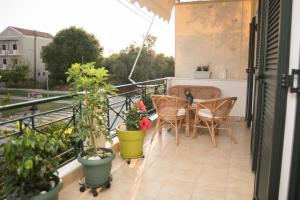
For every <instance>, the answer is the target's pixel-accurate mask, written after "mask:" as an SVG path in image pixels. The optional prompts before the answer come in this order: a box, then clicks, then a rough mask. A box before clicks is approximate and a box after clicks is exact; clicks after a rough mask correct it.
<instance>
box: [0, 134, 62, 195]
mask: <svg viewBox="0 0 300 200" xmlns="http://www.w3.org/2000/svg"><path fill="white" fill-rule="evenodd" d="M63 146H64V145H63V142H62V141H61V140H60V139H57V138H55V137H53V136H51V135H44V134H41V133H38V132H37V131H33V130H29V129H26V131H24V133H23V134H22V135H19V136H13V137H12V138H10V140H8V141H7V142H5V143H3V144H2V145H1V154H2V158H1V162H0V163H1V166H0V169H1V174H3V179H4V180H3V181H4V187H3V191H4V195H5V196H6V198H7V199H8V200H10V199H17V200H18V199H20V200H23V199H31V200H57V199H58V193H59V191H60V189H61V187H62V181H61V180H60V179H59V177H58V176H57V173H56V172H57V168H58V165H59V160H60V158H59V157H58V156H57V154H58V153H57V151H58V150H59V149H60V148H63Z"/></svg>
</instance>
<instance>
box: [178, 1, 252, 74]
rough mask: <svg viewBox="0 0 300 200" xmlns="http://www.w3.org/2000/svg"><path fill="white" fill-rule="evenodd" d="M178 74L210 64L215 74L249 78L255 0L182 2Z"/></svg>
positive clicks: (191, 72) (179, 9) (179, 14)
mask: <svg viewBox="0 0 300 200" xmlns="http://www.w3.org/2000/svg"><path fill="white" fill-rule="evenodd" d="M175 11H176V20H175V23H176V24H175V28H176V31H175V39H176V41H175V77H180V78H182V77H184V78H185V77H189V78H192V77H193V73H194V71H195V70H196V67H197V66H199V65H210V71H211V72H212V78H214V79H220V78H222V76H223V74H224V73H226V72H225V71H227V78H229V79H239V80H241V79H246V73H245V69H246V67H247V63H248V44H249V23H250V21H251V1H249V0H234V1H233V0H220V1H219V0H218V1H195V2H188V3H180V4H177V5H176V7H175Z"/></svg>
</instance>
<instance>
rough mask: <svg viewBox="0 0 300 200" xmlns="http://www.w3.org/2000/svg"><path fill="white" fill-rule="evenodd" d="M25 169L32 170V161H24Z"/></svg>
mask: <svg viewBox="0 0 300 200" xmlns="http://www.w3.org/2000/svg"><path fill="white" fill-rule="evenodd" d="M24 166H25V169H32V166H33V162H32V160H26V162H25V163H24Z"/></svg>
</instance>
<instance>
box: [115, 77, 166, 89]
mask: <svg viewBox="0 0 300 200" xmlns="http://www.w3.org/2000/svg"><path fill="white" fill-rule="evenodd" d="M168 79H169V78H158V79H152V80H148V81H142V82H137V83H128V84H123V85H117V86H115V88H122V87H128V86H136V85H145V83H151V82H155V81H164V80H168Z"/></svg>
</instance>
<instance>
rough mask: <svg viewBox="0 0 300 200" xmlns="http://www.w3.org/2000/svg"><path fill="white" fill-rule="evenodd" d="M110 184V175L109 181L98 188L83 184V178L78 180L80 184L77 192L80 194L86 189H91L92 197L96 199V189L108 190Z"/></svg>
mask: <svg viewBox="0 0 300 200" xmlns="http://www.w3.org/2000/svg"><path fill="white" fill-rule="evenodd" d="M111 182H112V175H110V177H109V179H108V180H107V181H106V182H105V183H103V184H101V185H99V186H91V185H88V184H87V183H86V182H85V180H84V176H83V177H81V178H80V183H79V185H80V188H79V191H80V192H84V191H85V190H86V189H91V191H92V194H93V196H94V197H97V196H98V191H97V189H100V190H99V191H101V190H102V189H109V188H110V186H111Z"/></svg>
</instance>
